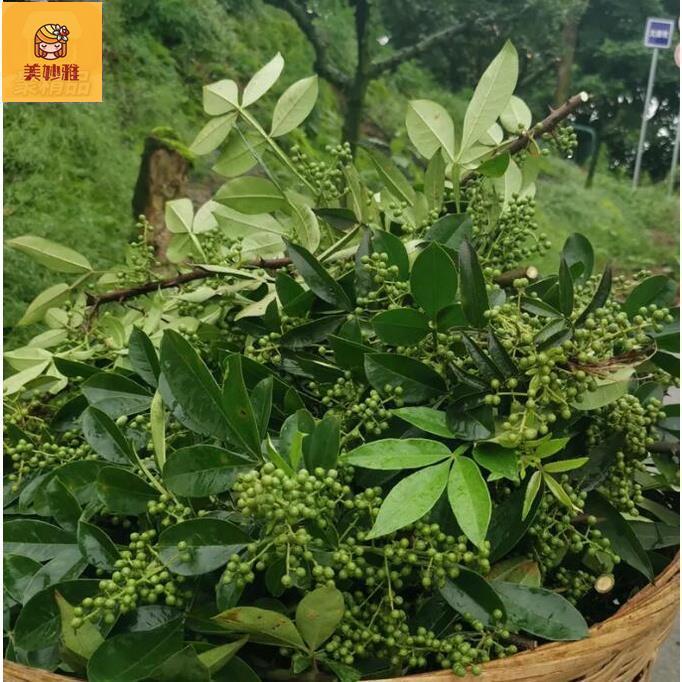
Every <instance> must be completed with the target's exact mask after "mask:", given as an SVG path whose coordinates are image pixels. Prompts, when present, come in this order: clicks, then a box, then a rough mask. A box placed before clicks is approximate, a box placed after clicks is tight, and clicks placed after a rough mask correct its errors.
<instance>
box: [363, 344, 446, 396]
mask: <svg viewBox="0 0 682 682" xmlns="http://www.w3.org/2000/svg"><path fill="white" fill-rule="evenodd" d="M365 372H366V374H367V379H368V381H369V383H370V384H371V385H372V386H373V387H374V388H375V389H376V390H377V391H379V392H380V393H385V391H386V386H391V387H392V388H393V389H395V388H396V387H400V388H401V389H402V394H401V397H402V399H403V400H404V401H405V402H406V403H420V402H423V401H425V400H428V399H429V398H436V397H438V396H440V395H442V394H443V393H445V390H446V389H445V382H444V381H443V379H442V377H441V376H440V374H438V373H437V372H436V371H435V370H433V369H432V368H431V367H429V366H428V365H425V364H424V363H422V362H419V361H418V360H415V359H414V358H410V357H407V356H404V355H396V354H394V353H371V354H367V355H365Z"/></svg>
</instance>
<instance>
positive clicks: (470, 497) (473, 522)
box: [448, 455, 492, 547]
mask: <svg viewBox="0 0 682 682" xmlns="http://www.w3.org/2000/svg"><path fill="white" fill-rule="evenodd" d="M448 500H449V501H450V506H451V507H452V511H453V513H454V515H455V518H456V519H457V523H458V524H459V527H460V528H461V529H462V532H463V533H464V535H466V536H467V538H469V540H471V542H473V543H474V544H475V545H476V546H477V547H482V546H483V543H484V541H485V536H486V533H487V532H488V525H489V524H490V514H491V510H492V502H491V500H490V493H489V491H488V485H487V483H486V482H485V481H484V480H483V476H481V471H480V469H479V468H478V465H477V464H476V462H474V460H473V459H471V458H469V457H464V456H463V455H459V456H457V457H455V461H454V463H453V465H452V469H451V471H450V478H449V479H448Z"/></svg>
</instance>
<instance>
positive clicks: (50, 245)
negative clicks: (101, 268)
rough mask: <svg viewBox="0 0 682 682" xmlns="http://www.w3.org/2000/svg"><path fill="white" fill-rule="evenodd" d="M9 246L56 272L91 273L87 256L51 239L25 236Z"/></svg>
mask: <svg viewBox="0 0 682 682" xmlns="http://www.w3.org/2000/svg"><path fill="white" fill-rule="evenodd" d="M7 246H9V247H11V248H13V249H16V250H17V251H21V252H22V253H25V254H26V255H27V256H30V257H31V258H32V259H33V260H34V261H36V262H37V263H40V265H44V266H45V267H46V268H48V269H49V270H52V271H54V272H66V273H69V274H82V273H84V272H90V271H91V270H92V265H90V262H89V261H88V259H87V258H86V257H85V256H82V255H81V254H80V253H78V251H74V250H73V249H70V248H68V247H66V246H62V245H61V244H57V243H55V242H52V241H50V240H49V239H43V238H42V237H34V236H33V235H23V236H21V237H15V238H14V239H10V240H9V241H7Z"/></svg>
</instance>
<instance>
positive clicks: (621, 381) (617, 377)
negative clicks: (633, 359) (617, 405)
mask: <svg viewBox="0 0 682 682" xmlns="http://www.w3.org/2000/svg"><path fill="white" fill-rule="evenodd" d="M634 371H635V370H634V368H633V367H624V368H623V369H620V370H618V371H617V372H614V373H613V374H610V375H608V377H605V378H603V379H597V388H596V389H595V390H594V391H587V392H586V393H583V394H582V400H580V401H577V400H576V401H574V402H573V407H575V408H576V409H577V410H583V411H584V410H597V409H599V408H600V407H604V405H608V404H609V403H612V402H614V401H615V400H618V398H620V397H621V396H623V395H625V394H626V393H627V392H628V386H629V385H630V377H631V376H632V374H633V372H634Z"/></svg>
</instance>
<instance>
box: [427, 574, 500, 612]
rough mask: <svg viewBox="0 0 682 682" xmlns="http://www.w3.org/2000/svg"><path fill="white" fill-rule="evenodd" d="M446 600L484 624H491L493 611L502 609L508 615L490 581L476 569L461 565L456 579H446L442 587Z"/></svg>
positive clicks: (441, 590)
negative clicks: (471, 569) (472, 569)
mask: <svg viewBox="0 0 682 682" xmlns="http://www.w3.org/2000/svg"><path fill="white" fill-rule="evenodd" d="M440 593H441V595H443V598H444V599H445V601H446V602H447V603H448V604H449V605H450V606H451V607H452V608H453V609H454V610H455V611H457V613H460V614H462V615H464V614H469V615H471V616H473V617H474V618H475V619H476V620H480V621H481V622H482V623H483V625H491V624H492V623H493V622H495V621H493V617H492V615H493V611H497V610H499V611H501V612H502V614H503V620H504V618H505V617H506V614H505V607H504V604H503V603H502V600H501V599H500V597H499V596H498V594H497V592H495V590H494V589H493V588H492V587H491V586H490V583H489V582H488V581H487V580H486V579H485V578H483V577H482V576H481V575H479V574H478V573H476V572H475V571H470V570H469V569H467V568H463V567H460V568H459V575H458V576H457V577H456V578H455V579H454V580H445V583H444V584H443V586H442V587H441V588H440Z"/></svg>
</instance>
